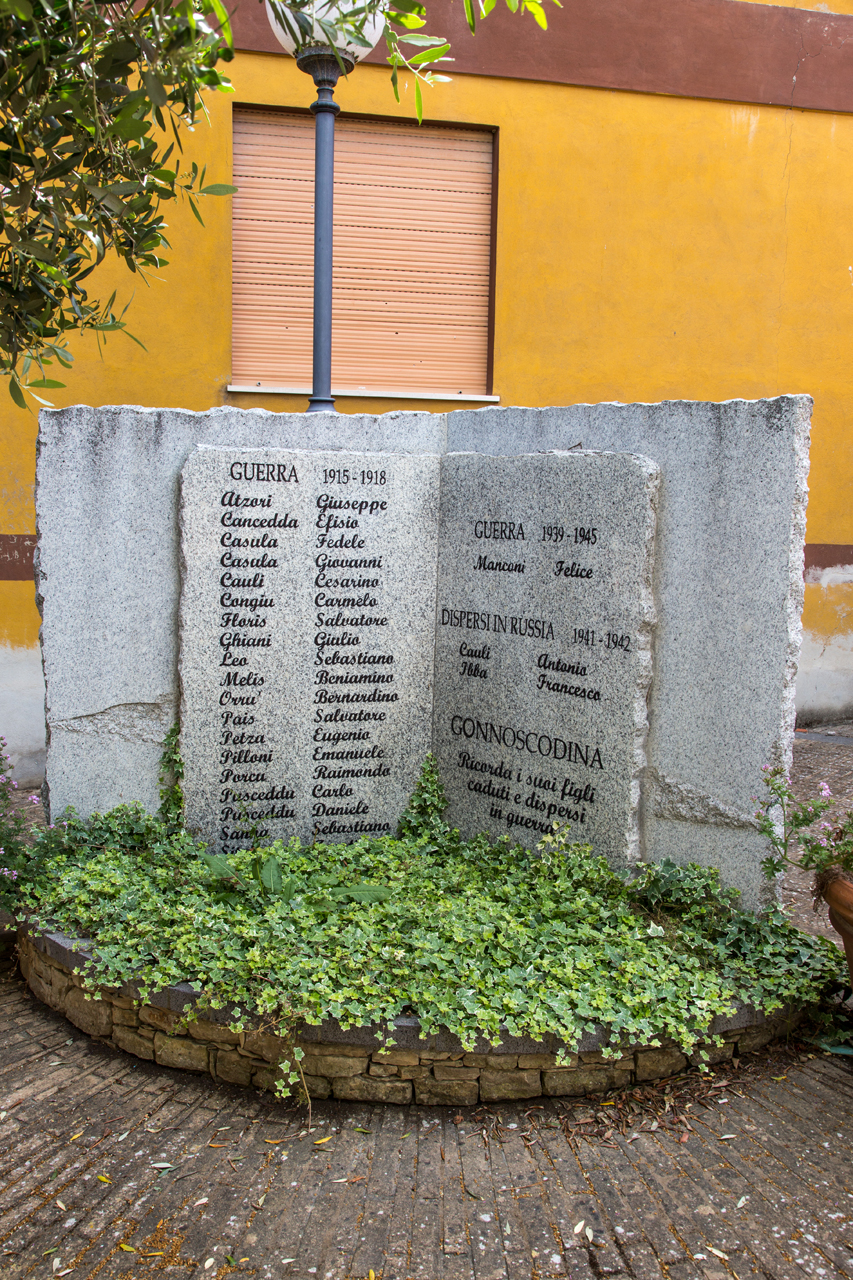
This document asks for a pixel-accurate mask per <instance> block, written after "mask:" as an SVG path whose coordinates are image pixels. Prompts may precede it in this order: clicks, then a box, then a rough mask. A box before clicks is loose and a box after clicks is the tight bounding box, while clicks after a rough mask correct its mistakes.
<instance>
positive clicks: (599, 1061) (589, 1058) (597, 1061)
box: [578, 1049, 634, 1071]
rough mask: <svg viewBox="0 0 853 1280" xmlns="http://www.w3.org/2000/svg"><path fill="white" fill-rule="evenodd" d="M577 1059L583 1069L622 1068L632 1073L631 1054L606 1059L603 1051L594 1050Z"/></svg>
mask: <svg viewBox="0 0 853 1280" xmlns="http://www.w3.org/2000/svg"><path fill="white" fill-rule="evenodd" d="M578 1057H579V1058H580V1061H581V1063H582V1064H583V1065H584V1066H585V1067H623V1068H624V1069H625V1070H626V1071H633V1069H634V1055H633V1053H627V1054H623V1055H622V1057H617V1058H613V1057H610V1058H608V1057H606V1056H605V1054H604V1052H603V1050H601V1049H596V1050H595V1052H590V1053H581V1054H579V1055H578Z"/></svg>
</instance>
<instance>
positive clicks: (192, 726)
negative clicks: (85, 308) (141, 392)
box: [181, 448, 439, 852]
mask: <svg viewBox="0 0 853 1280" xmlns="http://www.w3.org/2000/svg"><path fill="white" fill-rule="evenodd" d="M438 481H439V464H438V459H437V458H436V457H432V456H426V457H424V456H421V457H406V456H402V455H399V454H357V455H355V454H344V453H337V452H336V453H314V452H297V451H293V452H291V451H281V450H273V451H270V450H239V451H235V450H223V449H205V448H200V449H198V450H197V451H196V452H195V453H194V454H192V455H191V457H190V458H189V460H188V462H187V464H186V466H185V468H184V472H183V476H182V505H181V520H182V535H183V536H182V559H183V584H182V595H181V686H182V717H181V743H182V750H183V754H184V760H185V768H186V774H185V795H186V804H187V813H188V816H189V819H190V821H191V823H194V824H196V825H197V826H198V827H200V829H201V830H202V831H203V832H204V833H205V835H206V836H207V837H208V838H209V839H210V840H211V842H212V844H213V845H214V846H215V847H216V848H218V849H220V850H221V851H222V852H227V851H228V850H229V849H234V848H240V847H245V846H246V845H247V844H248V843H249V840H250V838H251V834H252V830H253V828H254V830H255V835H256V838H258V839H260V840H262V841H265V842H267V843H269V842H271V841H272V840H274V839H278V838H281V839H287V838H289V837H290V836H292V835H294V834H296V835H299V836H300V837H301V838H302V839H305V840H310V839H312V838H314V837H317V838H319V839H323V840H328V841H348V840H353V839H356V838H357V837H358V836H361V835H380V834H384V833H386V832H388V831H390V830H392V829H394V828H395V826H396V823H397V820H398V818H399V815H400V813H401V812H402V811H403V809H404V808H405V805H406V802H407V800H408V795H409V792H410V790H411V783H412V779H413V778H414V777H416V776H417V772H418V769H419V767H420V765H421V763H422V761H423V758H424V756H425V755H426V753H427V751H428V750H429V731H430V715H431V706H432V703H431V686H432V642H431V637H432V634H433V631H434V603H435V566H436V540H437V507H438ZM427 637H428V639H425V638H427Z"/></svg>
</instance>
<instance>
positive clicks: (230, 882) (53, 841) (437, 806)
mask: <svg viewBox="0 0 853 1280" xmlns="http://www.w3.org/2000/svg"><path fill="white" fill-rule="evenodd" d="M163 796H164V808H163V810H162V811H161V814H160V816H159V817H156V818H155V817H151V816H150V815H148V814H146V813H144V812H143V811H142V810H141V809H139V808H120V809H116V810H113V811H112V812H111V813H109V814H105V815H97V814H96V815H94V816H93V817H92V818H91V819H88V820H86V821H83V820H81V819H79V818H77V817H76V816H75V815H74V814H71V813H69V814H67V815H66V818H65V820H64V821H63V822H61V823H60V824H58V825H57V826H55V827H52V828H49V829H48V830H45V831H42V832H41V833H40V834H39V835H38V836H37V837H36V838H35V840H34V842H33V844H32V845H31V846H29V847H27V848H24V847H23V846H21V847H20V849H19V852H18V854H17V855H16V856H17V859H18V868H19V870H20V872H21V874H20V876H19V877H17V878H16V879H15V881H14V882H13V884H12V885H9V881H8V878H7V890H6V892H7V895H9V897H8V900H6V899H4V902H3V903H0V905H3V904H4V903H5V905H9V906H11V907H12V908H13V909H14V910H15V911H16V912H17V913H18V915H19V916H23V917H25V918H26V919H27V920H28V928H27V931H26V932H25V933H24V934H22V937H21V943H20V955H21V964H22V969H23V971H24V973H25V976H26V978H27V981H28V982H29V983H30V986H31V988H32V989H33V991H34V992H35V994H36V995H38V996H39V997H40V998H41V999H44V1000H46V1001H47V1003H49V1004H51V1005H52V1006H53V1007H54V1008H57V1009H61V1010H62V1011H63V1012H64V1013H65V1014H66V1015H67V1016H68V1017H69V1018H70V1019H71V1021H72V1022H74V1023H75V1025H77V1026H79V1027H81V1028H82V1029H83V1030H85V1031H88V1032H89V1033H90V1034H93V1035H99V1036H104V1037H108V1038H110V1039H111V1040H112V1042H113V1043H114V1044H116V1045H118V1046H119V1047H120V1048H122V1049H125V1050H127V1051H129V1052H132V1053H135V1054H137V1055H138V1056H140V1057H143V1058H147V1059H149V1060H152V1061H156V1062H158V1063H160V1064H161V1065H164V1066H172V1067H183V1068H186V1069H189V1070H195V1071H210V1072H211V1074H213V1075H214V1076H215V1077H216V1078H217V1079H221V1080H227V1081H229V1082H233V1083H237V1084H251V1085H253V1086H256V1087H261V1088H267V1087H273V1086H278V1087H279V1091H280V1092H281V1091H286V1089H287V1088H288V1087H291V1086H293V1085H295V1084H297V1083H299V1082H301V1083H302V1084H304V1086H305V1087H306V1088H307V1090H308V1092H309V1094H311V1095H313V1096H316V1097H325V1096H330V1095H333V1096H334V1097H336V1098H352V1099H356V1098H357V1099H362V1100H385V1101H396V1102H407V1101H409V1100H410V1099H411V1098H412V1097H414V1100H415V1101H417V1102H424V1103H427V1102H429V1103H440V1102H448V1103H453V1104H455V1105H460V1104H463V1103H465V1102H474V1101H479V1100H482V1101H495V1100H497V1099H499V1098H514V1097H536V1096H538V1095H539V1094H540V1093H546V1094H550V1095H562V1094H566V1095H578V1094H585V1093H588V1092H599V1091H601V1090H603V1089H605V1090H606V1089H610V1088H613V1087H617V1086H620V1085H624V1084H628V1083H629V1082H632V1081H634V1080H648V1079H656V1078H659V1077H661V1076H667V1075H670V1074H674V1073H675V1072H677V1071H679V1070H682V1069H684V1068H685V1067H686V1066H687V1064H688V1062H691V1063H694V1064H696V1065H701V1064H702V1063H706V1062H709V1061H715V1060H716V1061H721V1060H725V1059H726V1058H728V1057H730V1056H731V1055H732V1054H733V1053H736V1052H745V1051H747V1050H748V1049H751V1048H755V1047H758V1046H759V1045H760V1044H761V1043H765V1042H766V1041H767V1040H769V1039H771V1038H772V1037H773V1036H774V1035H777V1034H779V1033H780V1032H782V1031H784V1030H785V1029H786V1027H788V1026H790V1025H791V1020H792V1017H793V1016H794V1015H793V1014H792V1009H797V1008H800V1007H801V1006H802V1005H803V1004H804V1003H807V1002H809V1001H810V1000H813V999H815V998H816V997H817V996H819V995H820V993H821V991H822V990H823V989H824V988H825V987H826V986H827V985H828V984H830V983H832V982H833V981H834V980H837V978H838V975H839V968H840V957H839V955H838V952H837V950H836V949H835V948H834V947H833V946H832V944H831V943H828V942H826V941H825V940H824V939H820V938H813V937H810V936H809V935H807V934H803V933H800V932H799V931H798V930H796V929H795V928H793V927H792V926H791V924H790V923H789V922H788V920H787V919H786V918H785V917H784V916H783V915H782V913H781V912H780V911H779V910H778V909H777V908H771V909H769V910H768V911H766V912H765V913H764V914H763V915H762V916H760V917H756V916H753V915H751V914H749V913H746V912H742V911H740V910H739V909H738V907H737V905H736V899H737V894H736V893H735V892H734V891H732V890H724V889H723V888H722V886H721V885H720V883H719V877H718V875H717V873H716V872H715V871H713V870H709V869H707V868H702V867H698V866H693V865H688V866H686V867H679V866H676V865H675V864H673V863H664V864H662V865H660V866H650V865H646V866H643V867H640V868H637V869H636V873H635V874H634V875H633V876H632V877H629V876H627V875H626V876H620V875H617V874H615V873H614V872H613V871H612V870H611V869H610V868H609V867H608V866H607V864H606V862H605V861H604V860H603V859H601V858H595V857H594V856H593V855H592V853H591V851H590V849H589V848H588V847H587V846H582V845H572V844H570V843H568V841H567V838H566V836H565V834H561V833H560V832H558V831H555V833H554V835H553V836H547V837H545V839H544V840H543V841H542V843H541V845H540V846H539V849H538V851H537V852H535V853H531V852H530V851H528V850H526V849H524V848H522V847H520V846H512V845H510V844H509V842H508V841H507V840H501V841H498V842H497V843H493V842H492V841H491V840H490V839H489V838H488V837H487V836H485V835H482V836H478V837H476V838H474V839H471V840H467V841H463V840H462V839H461V838H460V836H459V833H458V832H457V831H453V830H450V829H449V828H448V827H447V826H446V825H445V824H444V823H443V821H442V819H441V814H442V812H443V807H444V800H443V794H442V790H441V784H440V782H439V779H438V777H437V775H436V774H435V771H434V767H433V764H432V762H431V761H430V760H428V761H427V764H426V765H425V768H424V772H423V775H422V777H421V780H420V782H419V784H418V787H417V788H416V791H415V794H414V795H413V797H412V801H411V803H410V807H409V810H408V811H407V813H406V814H404V815H403V818H402V819H401V823H400V830H399V833H398V835H397V837H396V838H391V837H383V838H380V839H374V840H366V839H364V840H360V841H357V842H356V843H355V844H352V845H316V844H315V845H311V846H310V847H305V846H302V845H300V843H299V842H298V841H297V840H292V841H290V842H289V843H288V844H287V845H286V846H285V845H282V844H280V843H278V844H276V845H274V846H272V847H271V848H269V849H253V850H247V851H240V852H238V853H235V854H233V855H230V856H229V857H228V858H227V859H226V858H223V857H218V856H213V857H212V856H210V855H209V854H208V853H207V851H206V849H205V847H204V845H203V844H202V843H200V842H199V841H198V839H197V838H195V837H194V836H193V835H192V834H190V833H189V832H187V831H186V830H185V829H184V827H183V826H182V823H181V814H180V808H179V801H180V792H179V790H178V789H177V788H172V789H171V790H169V789H167V790H165V791H164V793H163ZM57 930H59V931H62V933H64V934H65V935H66V936H65V937H63V936H62V933H59V932H57ZM70 938H77V939H81V938H82V939H93V941H91V942H83V943H77V944H74V943H72V942H70V941H69V939H70ZM84 984H85V986H84Z"/></svg>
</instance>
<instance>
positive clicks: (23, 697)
mask: <svg viewBox="0 0 853 1280" xmlns="http://www.w3.org/2000/svg"><path fill="white" fill-rule="evenodd" d="M0 735H2V736H3V737H4V738H5V739H6V741H7V743H8V746H7V748H6V749H7V751H8V752H9V755H10V757H11V759H12V766H13V768H14V773H13V774H12V777H13V778H14V779H15V781H16V782H17V784H18V786H19V787H38V786H41V782H42V779H43V778H44V764H45V754H46V753H45V730H44V676H43V674H42V669H41V650H40V649H39V648H38V647H36V648H34V649H12V648H10V647H9V646H8V645H2V646H0Z"/></svg>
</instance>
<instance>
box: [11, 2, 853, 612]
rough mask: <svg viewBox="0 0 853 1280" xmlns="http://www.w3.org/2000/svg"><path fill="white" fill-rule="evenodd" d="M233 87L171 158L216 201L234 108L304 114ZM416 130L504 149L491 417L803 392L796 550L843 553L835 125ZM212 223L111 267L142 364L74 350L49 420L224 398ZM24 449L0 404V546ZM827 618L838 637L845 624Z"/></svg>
mask: <svg viewBox="0 0 853 1280" xmlns="http://www.w3.org/2000/svg"><path fill="white" fill-rule="evenodd" d="M845 5H847V0H843V4H842V9H843V8H844V6H845ZM834 7H836V8H837V7H838V4H837V3H836V5H835V6H834ZM849 10H850V11H853V0H850V3H849ZM231 74H232V78H233V81H234V85H235V89H236V93H235V95H234V97H233V98H231V97H230V96H226V95H214V96H212V97H211V98H210V99H209V100H208V101H209V109H210V114H211V119H212V128H209V127H208V126H207V125H206V124H205V123H203V122H202V123H201V124H200V125H199V126H198V128H197V129H196V132H195V134H194V135H193V136H192V138H190V139H188V140H187V143H186V154H187V156H188V157H190V156H191V157H194V158H196V159H197V160H198V161H199V163H204V162H207V163H208V165H209V179H210V180H212V181H228V180H229V178H230V148H231V137H230V123H229V121H230V111H231V106H232V102H233V101H237V102H247V103H263V104H270V105H281V106H301V107H305V106H307V104H308V103H309V102H310V101H311V100H312V97H313V92H312V86H311V84H310V81H309V80H308V78H307V77H306V76H304V75H302V74H301V73H300V72H299V71H298V70H297V69H296V66H295V64H294V63H293V62H292V61H291V60H290V59H286V58H278V57H274V56H272V55H264V54H246V53H241V54H238V56H237V58H236V60H235V62H234V63H233V64H232V73H231ZM338 98H339V100H340V102H341V104H342V106H343V108H344V109H345V110H349V111H355V112H365V113H375V114H382V115H387V116H392V117H393V116H398V117H401V118H411V117H412V116H413V114H414V111H413V103H412V95H411V92H409V91H404V94H403V105H402V106H401V107H397V106H396V104H395V101H394V98H393V95H392V92H391V89H390V85H389V83H388V76H387V73H386V72H385V71H384V69H383V68H380V67H373V66H367V67H361V68H359V69H358V70H357V72H356V73H355V74H354V75H353V76H352V77H351V79H350V81H349V82H348V83H344V84H342V85H341V86H340V88H339V91H338ZM427 111H428V113H429V117H430V118H432V119H434V120H436V121H442V120H447V121H456V122H471V123H478V124H484V125H497V126H499V127H500V131H501V132H500V187H499V213H498V231H497V264H498V266H497V298H496V339H495V391H496V392H497V393H499V394H500V395H501V398H502V403H504V404H532V405H536V404H566V403H571V402H576V401H599V400H614V399H616V400H659V399H663V398H667V397H675V398H695V399H702V400H705V399H708V400H720V399H726V398H729V397H733V396H744V397H755V396H769V395H776V394H777V393H780V392H809V393H811V394H812V395H813V396H814V399H815V412H814V423H813V442H812V471H811V479H810V486H811V500H810V507H809V523H808V539H809V541H810V542H831V543H853V502H851V501H850V499H849V491H850V480H851V477H853V432H851V431H850V429H849V426H848V418H849V415H850V412H851V408H850V406H851V405H853V361H851V358H850V352H851V350H853V117H851V116H843V115H833V114H830V113H822V112H804V111H795V110H786V109H784V108H777V107H764V106H761V107H759V106H739V105H732V104H730V103H724V102H712V101H698V100H692V99H682V98H669V97H663V96H660V97H655V96H649V95H643V94H632V93H623V92H616V91H608V90H597V89H584V88H572V87H567V86H560V85H551V84H537V83H531V82H527V81H513V80H502V81H496V80H489V79H485V78H481V77H477V76H458V77H457V78H456V79H455V80H453V82H452V83H451V84H447V85H443V86H441V87H438V88H436V89H433V90H428V91H427ZM229 206H230V202H229V201H228V200H227V199H213V198H211V199H210V200H208V201H206V202H205V206H204V216H205V221H206V223H207V228H206V230H204V231H202V230H201V228H199V227H198V225H197V224H196V223H195V222H194V221H193V220H192V218H191V216H190V214H189V211H188V210H187V209H186V208H184V209H181V208H177V207H176V208H175V211H174V215H173V216H172V218H171V219H170V222H171V223H172V238H173V246H174V247H173V251H172V252H171V254H168V255H167V256H169V257H170V258H171V265H170V266H168V267H167V268H165V269H164V271H163V272H162V273H161V274H162V279H159V280H156V281H153V282H151V284H150V287H146V286H145V285H144V284H143V283H142V282H141V281H140V280H139V279H138V278H136V279H134V278H133V277H131V276H130V274H129V273H128V272H127V271H126V269H125V268H123V267H120V268H114V269H110V270H109V271H106V272H104V273H103V288H104V291H106V290H107V289H112V288H113V287H117V288H118V291H119V301H120V303H121V304H122V305H123V304H124V302H125V301H127V300H128V299H129V298H130V297H131V295H134V297H133V302H132V304H131V307H130V310H129V313H128V319H129V322H130V327H131V328H132V330H133V332H134V333H135V334H136V335H137V336H138V337H139V338H140V339H141V340H142V341H143V342H145V344H146V347H147V351H142V350H140V349H139V348H138V347H136V346H135V345H134V344H133V343H131V342H130V341H129V340H127V339H126V338H123V337H122V336H114V337H111V338H110V340H109V342H108V344H107V347H106V351H105V353H104V358H103V360H101V359H99V358H98V356H97V352H96V344H95V341H94V339H92V338H85V339H83V340H78V341H76V342H75V344H74V350H75V352H76V354H77V364H76V366H75V369H74V370H73V371H72V372H71V373H70V374H68V375H67V379H68V388H67V390H65V391H62V392H57V393H55V403H56V404H57V405H60V404H72V403H75V402H87V403H90V404H99V403H100V404H104V403H115V402H126V403H127V402H130V403H139V404H145V405H158V404H163V405H182V406H185V407H188V408H192V409H204V408H207V407H209V406H210V405H212V404H217V403H222V402H223V401H225V400H227V399H229V397H228V395H227V393H226V392H225V390H224V388H225V385H226V383H227V382H228V380H229V376H230V369H229V342H230V256H229V254H230V207H229ZM412 305H413V306H416V299H412ZM231 399H232V400H233V402H234V403H237V404H241V405H245V406H249V405H259V406H262V407H264V408H269V409H277V410H280V409H296V408H302V407H304V400H299V399H298V398H295V397H273V396H268V395H264V396H257V397H253V396H249V395H240V396H234V397H231ZM404 403H405V402H404V401H399V402H395V401H388V400H373V401H371V400H370V399H365V400H360V401H355V400H352V401H339V408H340V409H342V410H343V411H344V412H352V411H354V410H359V411H369V412H384V411H387V410H388V409H391V408H395V407H400V406H401V405H403V404H404ZM411 407H416V408H434V409H441V408H443V407H444V406H443V405H442V404H441V403H440V402H436V403H435V404H429V403H428V402H414V403H412V406H411ZM35 431H36V423H35V419H34V417H31V416H28V415H27V414H25V413H23V412H19V411H18V410H15V409H14V408H13V406H12V405H11V402H10V401H8V400H6V399H5V397H4V399H3V401H0V466H2V473H3V475H4V477H5V478H4V482H3V491H2V493H0V502H2V506H0V532H4V531H6V532H11V533H19V532H27V531H30V530H32V529H33V528H34V521H33V505H32V479H33V466H34V454H33V443H34V439H35ZM821 590H823V588H821ZM20 607H22V608H24V609H25V610H29V611H30V613H32V606H31V605H30V604H29V603H27V604H25V605H21V606H20ZM830 612H831V609H830ZM827 616H828V615H827ZM836 616H837V617H842V616H843V617H844V618H847V619H848V621H847V622H844V623H842V622H839V623H838V626H839V627H841V626H847V627H849V628H853V622H850V621H849V614H848V612H847V610H846V609H842V610H841V613H839V612H838V610H836ZM15 625H16V626H17V631H16V634H17V633H18V632H19V631H20V630H21V627H20V626H18V625H17V624H15ZM21 626H24V627H25V623H24V622H22V623H21Z"/></svg>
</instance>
